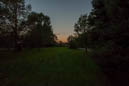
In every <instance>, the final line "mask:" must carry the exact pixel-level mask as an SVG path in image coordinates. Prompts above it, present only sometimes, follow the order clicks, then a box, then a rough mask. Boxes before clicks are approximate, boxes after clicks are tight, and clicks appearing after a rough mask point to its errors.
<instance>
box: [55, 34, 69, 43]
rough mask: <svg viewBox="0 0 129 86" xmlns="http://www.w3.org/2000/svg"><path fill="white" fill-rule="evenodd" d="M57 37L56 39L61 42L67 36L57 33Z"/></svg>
mask: <svg viewBox="0 0 129 86" xmlns="http://www.w3.org/2000/svg"><path fill="white" fill-rule="evenodd" d="M57 37H58V41H62V42H67V38H68V36H66V35H62V34H61V35H58V34H57Z"/></svg>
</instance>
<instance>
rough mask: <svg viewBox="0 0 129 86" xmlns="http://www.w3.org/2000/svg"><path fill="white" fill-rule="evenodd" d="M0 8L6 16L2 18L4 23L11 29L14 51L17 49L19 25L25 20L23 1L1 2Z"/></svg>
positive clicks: (3, 0)
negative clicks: (4, 10) (3, 9)
mask: <svg viewBox="0 0 129 86" xmlns="http://www.w3.org/2000/svg"><path fill="white" fill-rule="evenodd" d="M0 3H1V6H0V7H2V8H5V9H6V10H7V11H6V13H7V14H6V15H5V14H3V15H2V16H3V17H4V18H5V19H4V20H5V21H6V22H5V23H6V24H8V26H9V27H10V28H11V29H12V32H13V38H14V47H15V50H18V48H19V42H20V41H19V39H20V37H19V33H20V31H21V29H22V28H21V27H20V24H21V23H22V21H23V20H24V19H25V14H26V12H27V11H26V7H25V3H24V0H1V1H0Z"/></svg>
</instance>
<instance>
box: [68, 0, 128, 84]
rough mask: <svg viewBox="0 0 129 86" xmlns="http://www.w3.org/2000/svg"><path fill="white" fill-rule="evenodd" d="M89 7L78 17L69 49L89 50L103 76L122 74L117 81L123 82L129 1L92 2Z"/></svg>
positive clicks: (100, 0)
mask: <svg viewBox="0 0 129 86" xmlns="http://www.w3.org/2000/svg"><path fill="white" fill-rule="evenodd" d="M92 5H93V9H92V11H91V12H90V14H84V15H81V16H80V17H79V19H78V21H77V23H75V29H74V31H75V34H74V35H71V36H69V38H68V41H69V47H70V48H74V49H75V48H85V49H86V52H87V49H91V52H92V57H93V58H95V59H96V62H97V63H98V64H99V65H100V66H101V67H102V69H103V71H104V72H105V73H106V74H108V75H110V76H114V75H116V74H118V76H119V75H121V74H122V75H123V74H125V76H124V75H123V77H120V78H121V79H124V80H125V78H126V79H127V77H129V75H128V71H129V68H128V66H129V53H128V52H129V1H128V0H124V1H121V0H92ZM118 72H119V73H118ZM124 80H123V81H124ZM121 81H122V80H121ZM121 81H120V82H121ZM125 81H126V80H125ZM117 83H118V82H117ZM119 85H124V86H126V85H127V83H124V84H120V83H118V84H117V86H119ZM114 86H116V85H114ZM127 86H128V85H127Z"/></svg>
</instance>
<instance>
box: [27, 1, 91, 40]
mask: <svg viewBox="0 0 129 86" xmlns="http://www.w3.org/2000/svg"><path fill="white" fill-rule="evenodd" d="M91 1H92V0H26V3H27V4H31V5H32V11H35V12H38V13H40V12H42V13H44V14H45V15H48V16H49V17H50V19H51V24H52V28H53V31H54V33H55V34H56V35H57V37H58V40H60V41H62V42H67V37H68V36H69V35H72V34H73V31H74V24H75V23H76V21H77V20H78V18H79V16H80V15H81V14H86V13H89V12H90V11H91V9H92V5H91Z"/></svg>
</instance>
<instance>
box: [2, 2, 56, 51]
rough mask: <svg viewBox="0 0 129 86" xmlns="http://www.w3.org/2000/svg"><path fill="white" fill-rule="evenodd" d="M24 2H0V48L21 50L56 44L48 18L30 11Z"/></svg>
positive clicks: (29, 7)
mask: <svg viewBox="0 0 129 86" xmlns="http://www.w3.org/2000/svg"><path fill="white" fill-rule="evenodd" d="M31 8H32V7H31V5H25V0H0V47H1V48H8V49H14V50H16V51H19V50H21V49H22V48H23V47H27V48H40V47H49V46H53V45H55V44H56V39H57V37H56V35H55V34H54V33H53V30H52V25H51V20H50V17H49V16H47V15H44V14H43V13H36V12H32V11H31Z"/></svg>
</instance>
